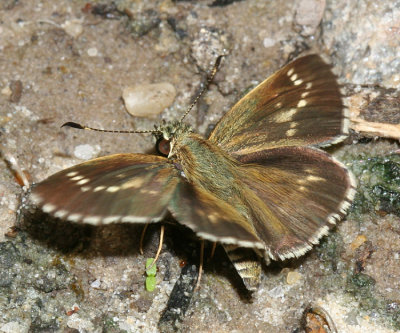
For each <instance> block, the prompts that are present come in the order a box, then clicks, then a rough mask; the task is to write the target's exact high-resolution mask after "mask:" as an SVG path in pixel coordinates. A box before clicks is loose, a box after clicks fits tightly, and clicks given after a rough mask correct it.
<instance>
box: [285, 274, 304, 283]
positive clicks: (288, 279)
mask: <svg viewBox="0 0 400 333" xmlns="http://www.w3.org/2000/svg"><path fill="white" fill-rule="evenodd" d="M301 278H302V275H301V274H300V273H299V272H296V271H292V272H289V273H288V275H287V276H286V283H287V284H295V283H297V282H298V281H299V280H300V279H301Z"/></svg>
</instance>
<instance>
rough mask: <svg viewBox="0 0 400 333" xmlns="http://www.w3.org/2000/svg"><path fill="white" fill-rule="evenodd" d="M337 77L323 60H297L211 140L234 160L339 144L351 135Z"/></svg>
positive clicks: (234, 112)
mask: <svg viewBox="0 0 400 333" xmlns="http://www.w3.org/2000/svg"><path fill="white" fill-rule="evenodd" d="M347 123H348V120H347V118H346V115H345V109H344V107H343V105H342V100H341V94H340V90H339V86H338V84H337V82H336V77H335V76H334V75H333V73H332V72H331V67H330V66H329V65H327V64H326V63H325V62H324V61H323V60H322V59H321V58H320V57H319V56H317V55H310V56H305V57H302V58H299V59H297V60H295V61H293V62H292V63H290V64H288V65H287V66H285V67H283V68H282V69H280V70H279V71H278V72H276V73H275V74H273V75H272V76H270V77H269V78H268V79H267V80H265V81H264V82H262V83H261V84H260V85H258V86H257V87H256V88H255V89H253V90H252V91H251V92H250V93H248V94H247V95H246V96H244V97H243V98H242V99H241V100H240V101H239V102H238V103H237V104H236V105H235V106H234V107H233V108H232V109H231V110H230V111H229V112H228V113H227V114H226V115H225V116H224V117H223V118H222V119H221V120H220V122H219V123H218V124H217V125H216V127H215V129H214V131H213V132H212V133H211V135H210V140H211V141H213V142H215V143H216V144H218V145H219V146H220V147H222V148H223V149H224V150H226V151H228V152H229V153H231V154H234V155H245V154H249V153H253V152H256V151H260V150H264V149H267V148H274V147H282V146H302V145H319V146H324V145H328V144H330V143H334V142H338V141H340V140H341V139H343V138H344V137H345V134H347V132H348V128H347V126H348V124H347Z"/></svg>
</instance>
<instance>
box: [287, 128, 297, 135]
mask: <svg viewBox="0 0 400 333" xmlns="http://www.w3.org/2000/svg"><path fill="white" fill-rule="evenodd" d="M296 132H297V130H296V129H294V128H291V129H289V130H287V131H286V136H293V135H295V134H296Z"/></svg>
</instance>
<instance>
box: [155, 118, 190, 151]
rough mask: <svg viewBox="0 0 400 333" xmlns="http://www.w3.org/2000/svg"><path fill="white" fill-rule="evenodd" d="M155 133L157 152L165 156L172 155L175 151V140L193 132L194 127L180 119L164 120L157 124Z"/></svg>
mask: <svg viewBox="0 0 400 333" xmlns="http://www.w3.org/2000/svg"><path fill="white" fill-rule="evenodd" d="M154 127H155V131H154V132H153V135H154V136H155V138H156V140H157V141H156V149H157V152H158V153H159V154H161V155H163V156H168V157H171V156H172V155H173V152H174V145H175V142H176V141H177V140H178V139H179V138H181V137H182V136H183V135H185V134H187V133H192V132H193V128H192V127H191V126H190V125H188V124H185V123H183V122H180V121H172V122H163V123H162V124H161V125H158V126H157V125H155V126H154Z"/></svg>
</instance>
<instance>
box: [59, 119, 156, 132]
mask: <svg viewBox="0 0 400 333" xmlns="http://www.w3.org/2000/svg"><path fill="white" fill-rule="evenodd" d="M61 127H72V128H77V129H82V130H88V131H96V132H107V133H156V132H159V131H158V130H145V131H121V130H104V129H99V128H93V127H89V126H85V125H81V124H78V123H74V122H72V121H69V122H67V123H65V124H63V125H62V126H61Z"/></svg>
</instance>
